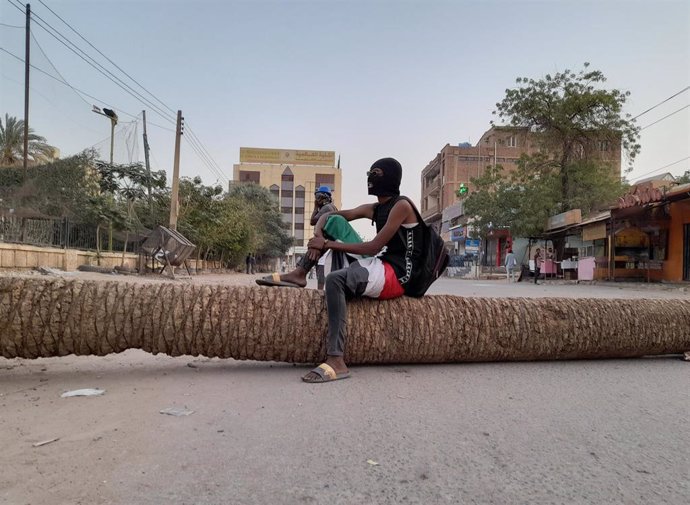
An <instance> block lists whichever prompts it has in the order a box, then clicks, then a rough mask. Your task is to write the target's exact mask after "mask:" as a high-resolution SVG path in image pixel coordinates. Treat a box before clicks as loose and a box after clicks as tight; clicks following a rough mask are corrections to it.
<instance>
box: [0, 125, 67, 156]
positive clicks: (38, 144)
mask: <svg viewBox="0 0 690 505" xmlns="http://www.w3.org/2000/svg"><path fill="white" fill-rule="evenodd" d="M28 151H29V153H28V156H29V159H30V161H31V162H32V163H33V164H38V163H45V162H47V161H50V160H52V159H54V158H55V155H56V153H57V149H56V148H55V147H53V146H51V145H48V144H47V143H46V139H45V137H41V136H40V135H36V134H35V133H33V130H32V129H31V128H29V145H28ZM23 160H24V120H23V119H19V120H18V119H17V118H16V117H12V116H10V115H9V114H5V122H4V123H3V121H2V119H0V166H2V167H13V166H18V165H21V164H22V162H23Z"/></svg>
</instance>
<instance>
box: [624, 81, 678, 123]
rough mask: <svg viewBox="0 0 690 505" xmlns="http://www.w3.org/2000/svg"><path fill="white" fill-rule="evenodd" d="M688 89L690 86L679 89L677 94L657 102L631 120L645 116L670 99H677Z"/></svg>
mask: <svg viewBox="0 0 690 505" xmlns="http://www.w3.org/2000/svg"><path fill="white" fill-rule="evenodd" d="M689 89H690V86H686V87H685V88H683V89H681V90H680V91H679V92H678V93H676V94H674V95H671V96H669V97H668V98H667V99H666V100H662V101H661V102H659V103H658V104H656V105H655V106H653V107H650V108H649V109H647V110H646V111H644V112H640V113H639V114H638V115H637V116H635V117H634V118H632V119H637V118H638V117H640V116H642V115H644V114H647V112H649V111H651V110H654V109H656V108H657V107H658V106H659V105H662V104H664V103H666V102H668V101H669V100H671V99H672V98H675V97H677V96H678V95H680V94H681V93H685V92H686V91H687V90H689ZM632 119H631V121H632Z"/></svg>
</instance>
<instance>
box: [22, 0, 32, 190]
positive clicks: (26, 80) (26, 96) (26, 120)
mask: <svg viewBox="0 0 690 505" xmlns="http://www.w3.org/2000/svg"><path fill="white" fill-rule="evenodd" d="M30 24H31V4H26V49H25V50H24V180H26V177H27V171H28V167H29V69H30V68H31V64H30V59H31V28H30Z"/></svg>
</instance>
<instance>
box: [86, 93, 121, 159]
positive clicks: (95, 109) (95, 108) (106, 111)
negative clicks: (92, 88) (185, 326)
mask: <svg viewBox="0 0 690 505" xmlns="http://www.w3.org/2000/svg"><path fill="white" fill-rule="evenodd" d="M91 111H92V112H95V113H96V114H100V115H101V116H105V117H107V118H108V119H110V164H111V165H112V164H113V146H114V145H115V125H116V124H117V114H115V111H114V110H111V109H106V108H105V107H104V108H103V110H101V108H100V107H98V106H96V105H94V106H93V109H91Z"/></svg>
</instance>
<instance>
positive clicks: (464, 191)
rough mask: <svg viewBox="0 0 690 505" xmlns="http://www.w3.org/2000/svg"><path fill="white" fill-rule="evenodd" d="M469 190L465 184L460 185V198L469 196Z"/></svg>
mask: <svg viewBox="0 0 690 505" xmlns="http://www.w3.org/2000/svg"><path fill="white" fill-rule="evenodd" d="M467 191H468V188H467V186H466V185H465V183H464V182H461V183H460V188H459V189H458V196H464V195H466V194H467Z"/></svg>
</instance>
